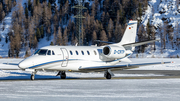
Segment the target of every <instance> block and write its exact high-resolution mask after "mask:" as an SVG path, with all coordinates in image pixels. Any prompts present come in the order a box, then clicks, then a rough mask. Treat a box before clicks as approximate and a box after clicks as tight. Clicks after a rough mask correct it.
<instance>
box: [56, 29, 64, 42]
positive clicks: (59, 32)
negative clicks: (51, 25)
mask: <svg viewBox="0 0 180 101" xmlns="http://www.w3.org/2000/svg"><path fill="white" fill-rule="evenodd" d="M56 40H57V41H56V44H57V45H62V44H63V39H62V33H61V27H58V35H57V39H56Z"/></svg>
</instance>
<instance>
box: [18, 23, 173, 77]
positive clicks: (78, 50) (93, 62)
mask: <svg viewBox="0 0 180 101" xmlns="http://www.w3.org/2000/svg"><path fill="white" fill-rule="evenodd" d="M136 30H137V21H135V20H131V21H129V23H128V25H127V28H126V30H125V33H124V35H123V37H122V39H121V41H120V42H119V43H111V42H105V43H111V44H108V45H104V46H96V45H94V46H77V45H76V46H46V47H42V48H40V49H38V50H37V51H36V52H35V53H34V54H33V55H32V56H30V57H28V58H26V59H24V60H22V61H21V62H20V63H19V64H18V67H19V68H20V69H21V70H25V71H32V74H31V80H34V79H35V74H36V73H37V72H38V71H58V74H57V75H60V77H61V79H65V78H66V72H83V73H89V72H104V77H105V78H106V79H111V77H112V76H114V74H113V71H117V70H123V69H130V68H137V67H139V66H146V65H155V64H162V62H155V63H143V64H130V62H131V60H129V59H128V57H129V56H131V55H132V53H133V51H134V50H135V47H136V46H140V45H144V44H148V43H152V42H155V41H157V40H151V41H146V42H135V39H136ZM100 42H103V41H100ZM121 62H126V63H127V64H126V65H122V64H120V63H121ZM163 63H170V62H163Z"/></svg>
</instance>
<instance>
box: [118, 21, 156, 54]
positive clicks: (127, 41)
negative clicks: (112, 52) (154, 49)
mask: <svg viewBox="0 0 180 101" xmlns="http://www.w3.org/2000/svg"><path fill="white" fill-rule="evenodd" d="M137 23H138V22H137V21H136V20H131V21H129V23H128V26H127V27H126V30H125V32H124V35H123V37H122V39H121V41H120V42H119V43H117V45H120V46H123V47H124V48H125V49H126V50H130V51H134V49H135V47H136V46H141V45H144V44H148V43H152V42H155V41H158V40H159V39H156V40H150V41H144V42H135V40H136V35H137Z"/></svg>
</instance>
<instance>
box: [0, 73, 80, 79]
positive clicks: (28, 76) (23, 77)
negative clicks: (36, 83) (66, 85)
mask: <svg viewBox="0 0 180 101" xmlns="http://www.w3.org/2000/svg"><path fill="white" fill-rule="evenodd" d="M7 73H10V74H16V75H19V76H7V77H0V80H31V79H30V77H31V74H30V73H19V72H7ZM35 79H36V80H47V79H61V78H60V77H59V76H56V75H54V76H53V75H38V74H36V76H35ZM67 79H77V78H76V77H68V76H67Z"/></svg>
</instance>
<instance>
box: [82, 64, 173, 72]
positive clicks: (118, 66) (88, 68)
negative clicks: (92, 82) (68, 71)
mask: <svg viewBox="0 0 180 101" xmlns="http://www.w3.org/2000/svg"><path fill="white" fill-rule="evenodd" d="M167 63H171V62H153V63H139V64H126V65H113V66H97V67H84V68H83V67H80V68H79V70H82V71H99V70H101V71H102V70H107V69H112V70H113V69H131V68H138V67H140V66H148V65H157V64H167Z"/></svg>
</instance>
